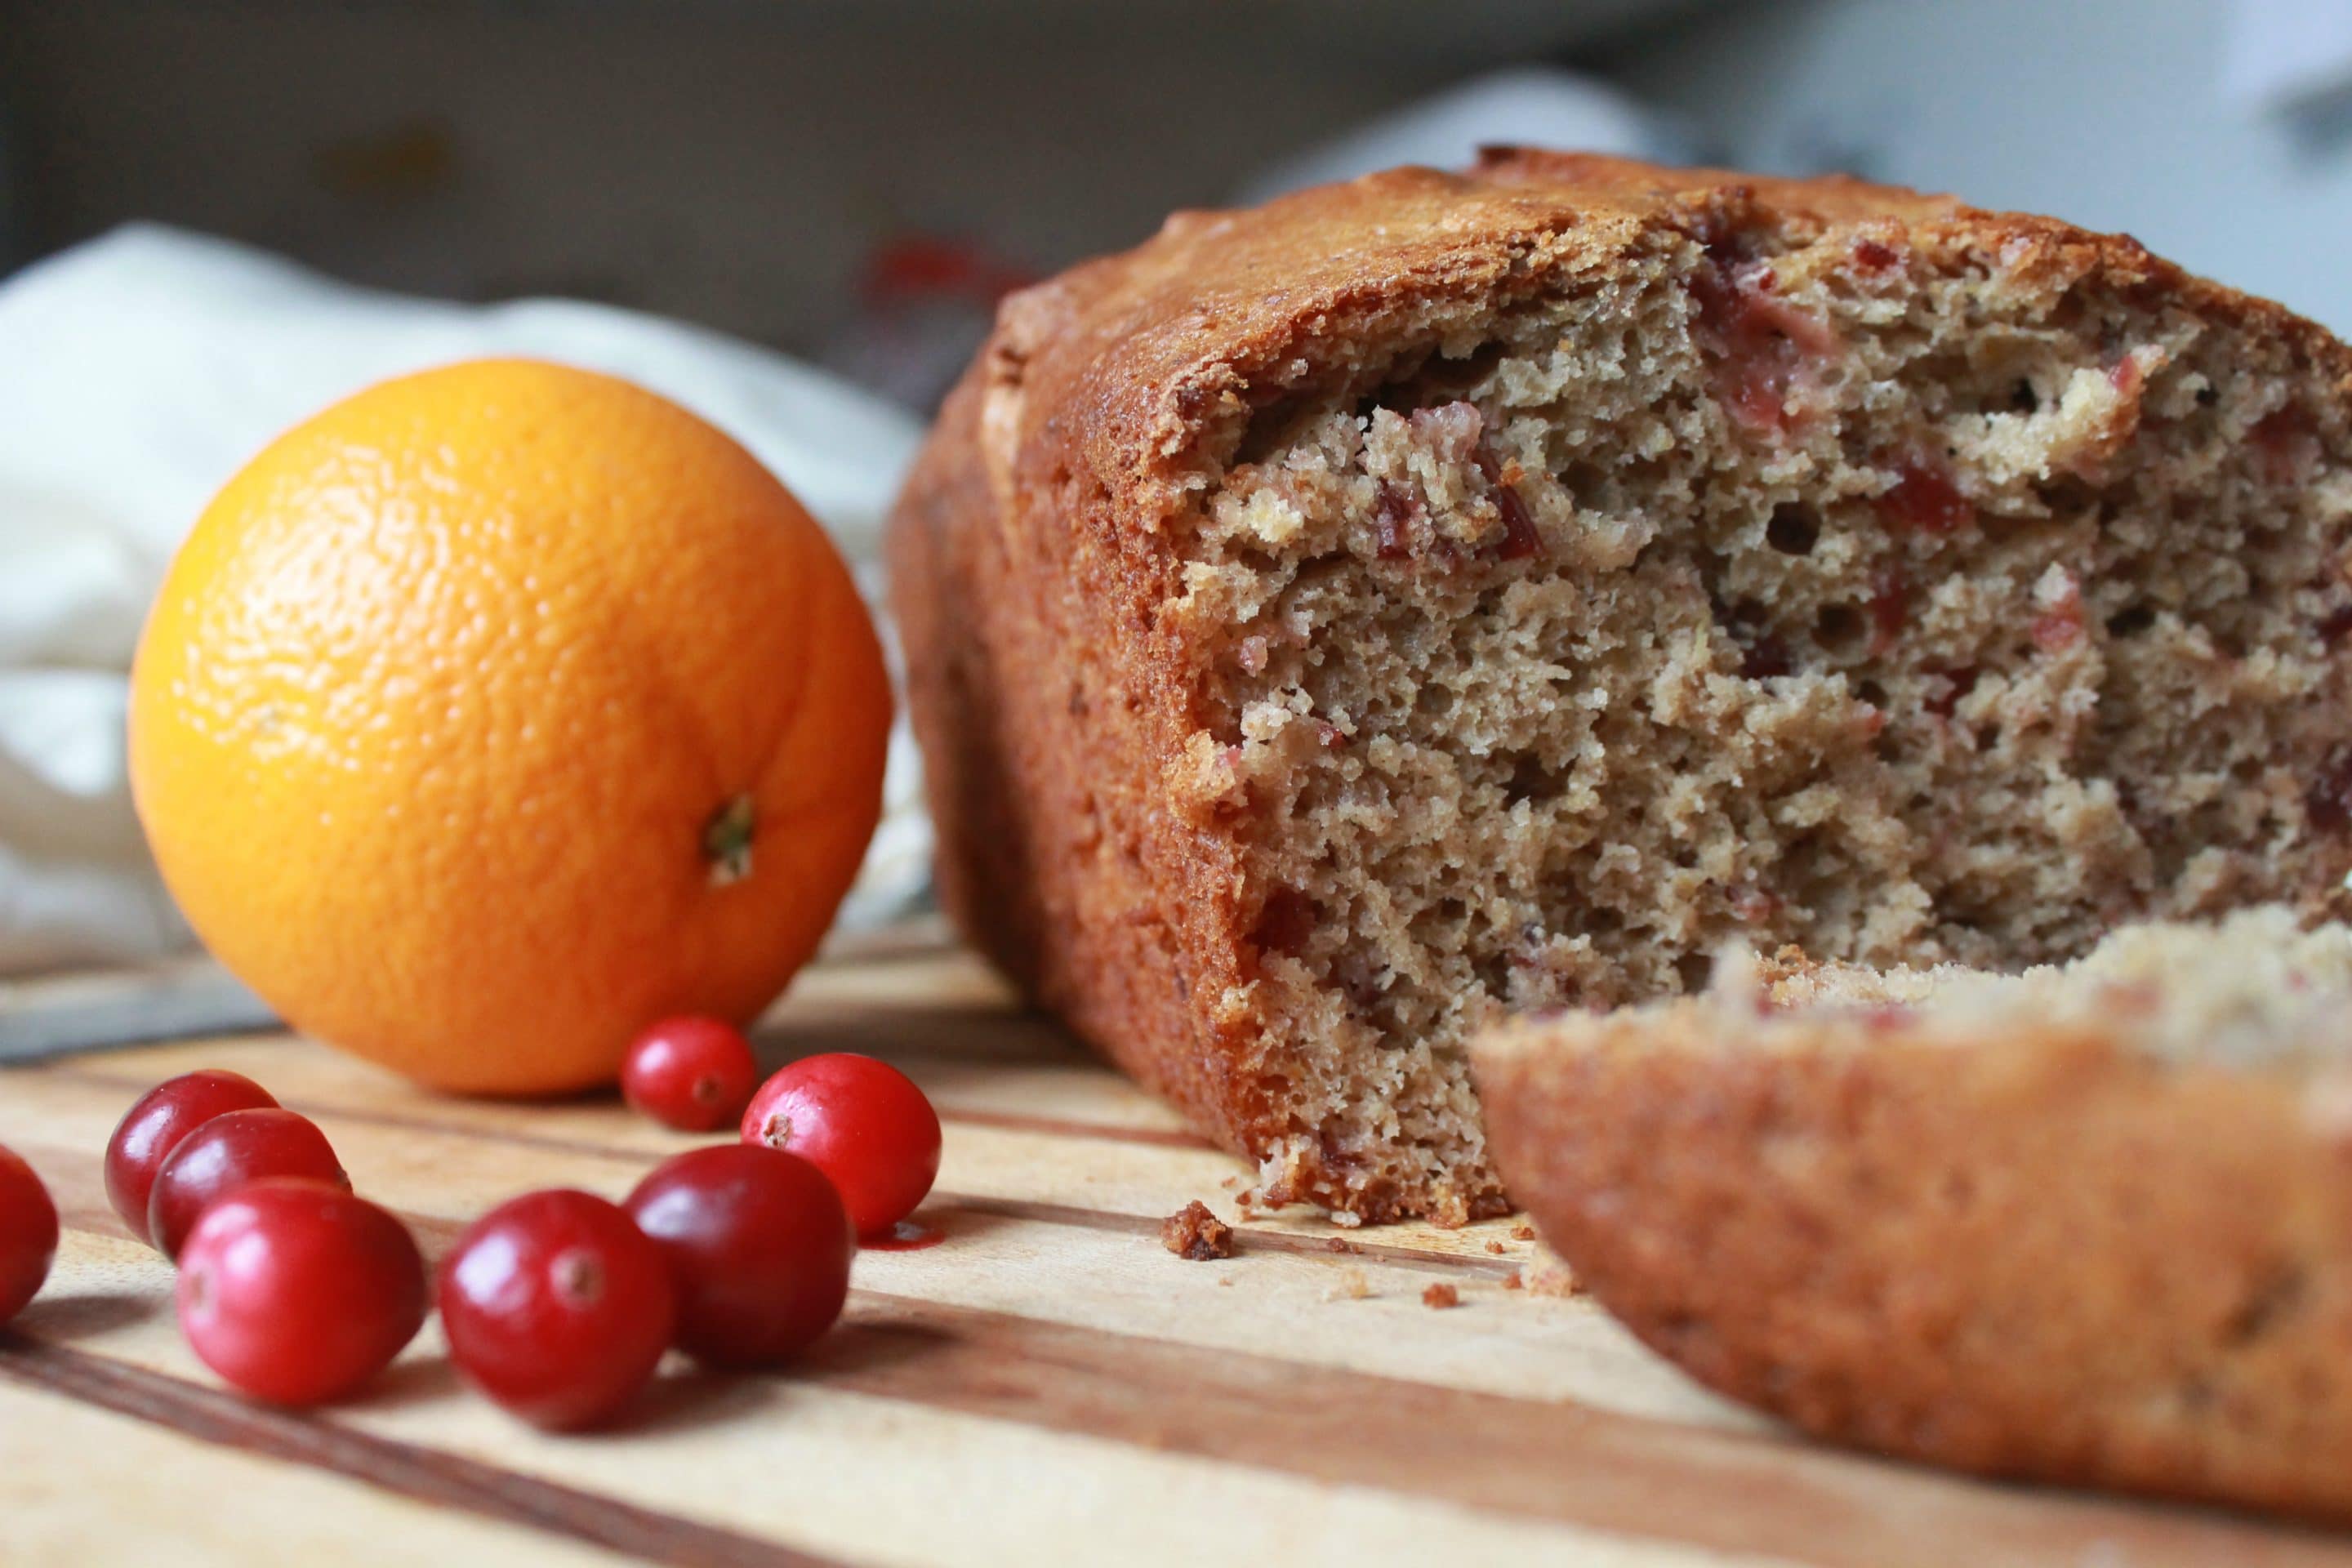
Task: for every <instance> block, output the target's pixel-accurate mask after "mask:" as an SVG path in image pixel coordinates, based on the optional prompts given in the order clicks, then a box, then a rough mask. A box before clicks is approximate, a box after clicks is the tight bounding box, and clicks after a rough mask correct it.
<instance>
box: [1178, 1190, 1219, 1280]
mask: <svg viewBox="0 0 2352 1568" xmlns="http://www.w3.org/2000/svg"><path fill="white" fill-rule="evenodd" d="M1160 1246H1162V1247H1166V1248H1167V1249H1168V1250H1169V1251H1171V1252H1172V1253H1174V1254H1175V1255H1176V1256H1177V1257H1179V1258H1191V1259H1192V1261H1193V1262H1195V1263H1206V1262H1208V1261H1210V1260H1211V1259H1213V1258H1231V1257H1232V1256H1233V1255H1234V1227H1233V1226H1229V1225H1227V1224H1226V1223H1225V1222H1224V1221H1223V1220H1221V1219H1219V1218H1218V1217H1217V1216H1216V1215H1213V1214H1212V1213H1210V1212H1209V1205H1206V1204H1204V1203H1202V1201H1201V1200H1200V1199H1198V1198H1194V1199H1193V1200H1192V1202H1191V1203H1189V1204H1186V1205H1184V1206H1183V1207H1182V1208H1181V1209H1178V1210H1177V1211H1176V1212H1175V1213H1174V1214H1171V1215H1169V1216H1168V1217H1167V1218H1166V1219H1164V1220H1162V1221H1160ZM1220 1283H1223V1281H1220Z"/></svg>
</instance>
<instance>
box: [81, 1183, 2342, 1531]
mask: <svg viewBox="0 0 2352 1568" xmlns="http://www.w3.org/2000/svg"><path fill="white" fill-rule="evenodd" d="M39 1153H40V1154H43V1155H46V1154H47V1153H48V1151H39ZM40 1163H41V1164H42V1165H43V1168H44V1173H45V1175H52V1176H57V1175H62V1176H63V1177H64V1178H65V1180H64V1182H63V1184H62V1188H63V1190H60V1191H58V1197H59V1199H60V1206H61V1207H62V1208H64V1209H65V1210H66V1211H67V1214H68V1223H69V1224H73V1225H75V1226H76V1227H77V1228H83V1226H84V1222H85V1221H96V1222H97V1223H96V1225H94V1226H90V1228H97V1229H101V1230H103V1231H105V1232H106V1233H108V1234H120V1227H119V1226H117V1225H116V1224H115V1223H114V1221H113V1217H112V1215H110V1213H105V1212H103V1210H102V1201H103V1200H102V1197H101V1196H100V1184H99V1173H98V1170H97V1163H96V1162H95V1161H91V1160H89V1159H88V1158H87V1157H86V1156H78V1157H74V1158H72V1159H71V1161H70V1162H69V1163H68V1161H67V1160H64V1159H58V1160H48V1159H43V1160H41V1161H40ZM94 1209H96V1212H93V1211H94ZM402 1217H403V1218H404V1220H405V1221H407V1222H408V1223H409V1224H410V1225H411V1226H414V1227H415V1230H416V1232H417V1238H418V1241H419V1243H420V1244H421V1245H422V1246H423V1247H425V1249H426V1250H427V1251H428V1252H437V1251H439V1250H440V1249H442V1248H443V1247H446V1246H447V1245H448V1243H449V1241H450V1240H451V1239H452V1238H453V1237H455V1235H456V1234H457V1230H458V1229H459V1228H460V1227H459V1226H458V1225H457V1223H456V1222H454V1221H451V1220H446V1219H442V1218H438V1217H436V1216H432V1215H415V1214H404V1215H402ZM1332 1310H1335V1311H1340V1310H1347V1309H1346V1307H1345V1306H1344V1305H1343V1304H1337V1303H1335V1304H1334V1305H1333V1307H1332ZM51 1348H53V1347H46V1346H45V1347H43V1348H42V1351H41V1352H40V1353H42V1354H46V1353H47V1352H48V1351H49V1350H50V1349H51ZM73 1353H75V1354H79V1355H81V1356H82V1359H84V1360H88V1361H96V1362H100V1363H101V1364H102V1365H103V1366H106V1367H115V1366H117V1365H118V1364H119V1363H112V1362H110V1361H104V1360H103V1358H100V1357H96V1356H89V1355H87V1354H85V1353H83V1352H73ZM122 1370H124V1371H126V1372H129V1373H133V1374H134V1376H135V1377H139V1378H144V1377H148V1376H151V1375H152V1376H158V1377H160V1376H161V1374H149V1373H144V1372H143V1371H142V1370H140V1369H131V1368H124V1369H122ZM793 1376H794V1377H795V1378H796V1379H798V1380H802V1381H806V1382H809V1383H813V1384H819V1385H822V1386H825V1387H830V1388H836V1389H841V1390H844V1391H846V1392H851V1393H856V1394H867V1395H872V1396H875V1397H880V1398H887V1399H893V1400H898V1401H903V1402H905V1403H908V1404H910V1405H922V1406H927V1407H931V1408H937V1409H942V1410H949V1411H953V1412H956V1413H959V1414H963V1415H977V1416H982V1417H986V1418H990V1419H994V1420H1001V1421H1005V1422H1008V1423H1014V1424H1019V1425H1023V1426H1032V1427H1038V1428H1043V1429H1045V1430H1051V1431H1056V1432H1064V1433H1069V1434H1073V1435H1076V1436H1084V1437H1088V1438H1092V1439H1095V1440H1098V1441H1108V1442H1114V1443H1119V1444H1124V1445H1128V1446H1130V1447H1139V1448H1145V1449H1152V1450H1165V1451H1171V1452H1177V1453H1184V1454H1189V1455H1192V1456H1196V1457H1199V1458H1206V1459H1212V1460H1215V1461H1218V1462H1222V1463H1229V1464H1242V1465H1248V1466H1252V1467H1255V1468H1263V1469H1266V1470H1270V1471H1275V1472H1277V1473H1284V1474H1289V1475H1294V1476H1298V1477H1302V1478H1306V1479H1314V1480H1318V1481H1324V1482H1328V1483H1334V1484H1349V1485H1356V1486H1363V1487H1370V1488H1375V1489H1384V1490H1388V1491H1393V1492H1397V1493H1401V1494H1404V1495H1408V1496H1415V1497H1423V1498H1430V1499H1435V1500H1444V1501H1446V1502H1451V1503H1454V1504H1457V1505H1460V1506H1464V1507H1467V1508H1472V1509H1477V1510H1488V1511H1492V1512H1497V1513H1503V1514H1509V1515H1517V1516H1520V1517H1524V1518H1528V1519H1533V1520H1552V1521H1565V1522H1570V1523H1574V1524H1578V1525H1581V1526H1585V1527H1588V1528H1593V1529H1600V1530H1604V1531H1615V1532H1618V1533H1622V1534H1626V1535H1633V1536H1641V1537H1647V1538H1650V1539H1653V1540H1659V1541H1668V1542H1679V1543H1682V1544H1686V1545H1692V1546H1697V1547H1702V1548H1707V1549H1712V1550H1717V1551H1727V1552H1751V1553H1764V1554H1768V1555H1775V1556H1782V1557H1787V1558H1790V1559H1792V1560H1795V1561H1800V1562H1804V1563H1812V1564H1817V1565H1818V1568H1880V1565H1881V1564H1884V1563H1890V1562H1901V1563H1906V1564H1913V1565H1916V1568H1979V1565H1980V1564H1984V1563H2005V1564H2017V1565H2020V1568H2026V1565H2039V1564H2049V1565H2051V1568H2060V1565H2062V1564H2063V1565H2064V1568H2079V1565H2080V1564H2081V1563H2084V1562H2085V1561H2100V1560H2102V1553H2105V1554H2106V1555H2107V1556H2108V1557H2112V1558H2114V1559H2115V1560H2118V1561H2140V1560H2142V1559H2143V1556H2145V1560H2147V1561H2162V1562H2165V1563H2181V1564H2189V1565H2201V1564H2205V1563H2212V1564H2215V1565H2217V1568H2218V1565H2221V1564H2231V1565H2233V1568H2235V1565H2240V1564H2243V1565H2245V1568H2300V1565H2301V1564H2305V1563H2310V1564H2319V1563H2332V1564H2336V1565H2337V1568H2341V1564H2342V1563H2344V1561H2345V1555H2344V1553H2343V1551H2342V1549H2341V1546H2340V1545H2331V1544H2328V1543H2327V1542H2324V1541H2322V1540H2321V1539H2320V1538H2317V1537H2315V1536H2311V1535H2306V1534H2303V1533H2300V1532H2294V1531H2277V1530H2273V1529H2263V1528H2259V1527H2257V1526H2255V1525H2252V1524H2250V1523H2241V1522H2238V1521H2231V1520H2229V1519H2226V1518H2223V1517H2221V1516H2218V1515H2212V1514H2202V1513H2197V1512H2192V1511H2189V1510H2169V1509H2150V1508H2147V1507H2146V1506H2128V1505H2125V1504H2122V1503H2118V1502H2112V1501H2107V1500H2100V1499H2097V1498H2094V1497H2089V1496H2084V1495H2081V1494H2073V1493H2067V1492H2063V1491H2055V1490H2042V1489H2037V1490H2033V1491H2020V1490H2016V1489H2010V1488H2006V1487H2000V1486H1990V1485H1987V1484H1984V1483H1981V1482H1976V1481H1970V1480H1967V1479H1958V1478H1954V1477H1950V1476H1945V1475H1939V1474H1937V1473H1936V1472H1933V1471H1929V1470H1925V1469H1920V1468H1913V1467H1908V1466H1903V1465H1896V1464H1891V1463H1887V1462H1885V1461H1881V1460H1876V1459H1871V1458H1862V1457H1858V1456H1853V1455H1848V1454H1843V1453H1840V1452H1837V1451H1835V1450H1832V1449H1826V1448H1816V1447H1806V1446H1803V1445H1801V1444H1798V1443H1796V1442H1794V1441H1792V1440H1786V1439H1781V1438H1779V1437H1770V1436H1753V1435H1750V1434H1747V1433H1743V1432H1735V1431H1716V1430H1712V1429H1709V1428H1705V1427H1698V1426H1688V1425H1685V1424H1680V1423H1673V1422H1664V1421H1655V1420H1649V1419H1644V1418H1643V1417H1639V1416H1633V1415H1619V1414H1616V1413H1613V1412H1608V1411H1602V1410H1597V1409H1593V1408H1591V1407H1589V1406H1584V1405H1571V1404H1566V1403H1559V1404H1553V1403H1547V1402H1543V1401H1538V1400H1529V1399H1514V1398H1510V1397H1507V1396H1505V1395H1501V1394H1481V1393H1477V1392H1474V1391H1466V1390H1461V1389H1455V1388H1450V1387H1446V1386H1444V1385H1442V1384H1424V1383H1416V1382H1411V1381H1407V1380H1403V1379H1398V1378H1391V1377H1384V1376H1381V1375H1379V1374H1377V1373H1365V1372H1359V1371H1354V1370H1350V1369H1347V1368H1339V1367H1330V1366H1324V1365H1318V1364H1314V1363H1301V1362H1293V1361H1288V1360H1285V1359H1282V1358H1281V1357H1280V1356H1279V1355H1278V1354H1257V1353H1235V1352H1220V1351H1215V1350H1210V1349H1204V1348H1202V1347H1201V1346H1199V1345H1193V1344H1187V1343H1183V1342H1176V1341H1169V1340H1161V1339H1156V1338H1151V1337H1147V1336H1141V1335H1130V1334H1120V1333H1116V1332H1112V1331H1105V1330H1100V1329H1089V1328H1081V1327H1074V1326H1069V1325H1065V1324H1059V1323H1054V1322H1049V1321H1043V1320H1038V1319H1033V1318H1025V1317H1021V1316H1018V1315H1016V1314H1013V1313H1008V1312H999V1311H990V1310H982V1309H977V1308H967V1307H956V1306H949V1305H945V1304H942V1303H939V1302H933V1301H927V1300H919V1299H915V1298H910V1297H905V1296H898V1295H893V1294H888V1293H885V1292H878V1291H873V1290H863V1289H861V1290H856V1291H854V1292H853V1293H852V1296H851V1308H850V1312H849V1315H848V1316H847V1317H846V1318H845V1320H844V1321H843V1323H842V1325H841V1326H840V1327H839V1328H838V1329H837V1330H835V1331H834V1333H832V1334H831V1335H829V1336H828V1337H827V1338H826V1339H825V1340H824V1341H823V1342H820V1344H819V1345H818V1347H817V1348H816V1350H815V1351H814V1352H813V1353H812V1355H811V1356H810V1358H809V1359H808V1360H807V1361H806V1362H805V1363H803V1365H802V1366H801V1367H799V1368H797V1369H795V1372H794V1373H793ZM163 1382H165V1383H166V1384H172V1385H173V1388H176V1389H181V1390H189V1391H192V1392H193V1393H195V1394H210V1391H207V1390H204V1389H196V1388H194V1387H193V1385H189V1384H179V1383H178V1382H177V1380H173V1379H168V1378H166V1379H163ZM45 1385H47V1386H55V1387H57V1388H58V1391H59V1392H63V1393H68V1394H75V1395H76V1396H78V1397H79V1396H84V1395H83V1394H81V1393H80V1392H79V1391H80V1390H82V1389H83V1388H84V1387H89V1388H90V1389H91V1390H92V1393H91V1394H89V1396H90V1397H93V1398H97V1399H98V1402H100V1403H105V1400H104V1399H103V1398H100V1397H99V1395H100V1394H103V1393H104V1389H105V1386H106V1385H104V1384H102V1383H92V1382H90V1381H89V1379H87V1378H85V1379H82V1380H80V1381H74V1380H71V1379H68V1380H64V1381H61V1382H56V1383H52V1384H45ZM210 1396H211V1397H212V1398H214V1399H215V1400H219V1401H223V1402H225V1403H226V1405H227V1406H228V1407H229V1408H230V1409H232V1410H235V1411H238V1412H246V1411H247V1410H248V1407H247V1406H246V1405H244V1404H243V1403H242V1402H241V1401H237V1400H235V1399H233V1398H230V1397H229V1396H226V1395H220V1394H211V1395H210ZM173 1408H174V1409H176V1408H179V1406H173ZM207 1408H209V1407H207ZM132 1413H133V1414H138V1413H139V1412H132ZM151 1418H155V1417H151ZM277 1418H278V1420H279V1421H280V1422H281V1423H283V1422H291V1423H293V1424H294V1425H293V1426H279V1427H278V1428H274V1429H273V1431H272V1433H271V1435H270V1436H271V1439H272V1441H276V1442H280V1443H282V1444H283V1445H284V1447H283V1448H282V1450H281V1449H280V1448H270V1449H268V1450H267V1451H269V1452H272V1453H276V1454H278V1456H279V1457H281V1458H288V1459H291V1460H296V1461H300V1462H306V1463H325V1464H327V1465H328V1466H329V1468H339V1469H342V1468H346V1466H345V1464H344V1463H343V1462H342V1461H341V1459H340V1458H319V1457H317V1456H314V1455H313V1453H312V1452H311V1451H310V1447H309V1444H310V1441H311V1434H312V1433H313V1432H314V1431H327V1432H331V1433H333V1434H336V1435H339V1436H342V1435H348V1436H352V1437H354V1438H355V1439H356V1440H358V1441H360V1442H362V1444H373V1443H377V1442H379V1441H381V1440H379V1439H374V1438H371V1437H366V1436H363V1435H359V1434H348V1433H347V1429H345V1428H343V1427H341V1426H332V1425H331V1424H330V1423H324V1422H320V1421H318V1420H315V1419H313V1418H310V1417H299V1416H286V1415H278V1417H277ZM198 1435H202V1434H198ZM1433 1435H1439V1436H1438V1440H1434V1441H1433ZM212 1440H222V1439H212ZM389 1447H392V1448H394V1449H396V1450H400V1451H402V1452H404V1453H407V1454H411V1455H418V1456H422V1457H423V1458H425V1459H427V1460H430V1461H431V1462H432V1463H433V1464H435V1465H437V1464H439V1463H440V1462H441V1458H440V1457H439V1456H436V1455H433V1454H431V1453H430V1452H429V1451H426V1450H422V1449H413V1448H408V1447H405V1446H403V1445H397V1444H393V1445H389ZM451 1462H452V1463H455V1464H457V1465H459V1466H462V1467H467V1469H466V1472H465V1473H466V1475H467V1478H468V1484H469V1485H470V1484H476V1483H478V1484H482V1485H487V1484H488V1481H489V1479H490V1478H504V1477H506V1476H507V1473H506V1472H504V1471H500V1470H498V1469H496V1468H495V1467H490V1466H487V1465H481V1464H479V1463H478V1462H476V1461H467V1460H453V1461H451ZM347 1473H352V1474H357V1475H362V1478H363V1479H374V1478H373V1476H370V1475H368V1474H367V1473H366V1472H364V1471H362V1470H358V1469H350V1470H348V1471H347ZM509 1479H513V1480H515V1481H516V1482H518V1483H520V1484H522V1485H523V1486H525V1487H527V1488H536V1487H540V1486H542V1485H543V1484H544V1483H540V1482H536V1481H532V1480H530V1479H528V1478H521V1477H513V1478H509ZM386 1484H391V1483H386ZM557 1490H558V1491H561V1489H557ZM525 1495H526V1496H527V1498H529V1499H530V1500H533V1506H536V1499H537V1498H538V1494H536V1493H527V1494H525ZM1695 1498H1703V1499H1706V1500H1707V1503H1708V1506H1706V1507H1705V1508H1694V1507H1691V1506H1689V1500H1692V1499H1695ZM458 1506H468V1505H465V1504H459V1505H458ZM518 1506H520V1505H518ZM639 1511H642V1510H639ZM500 1517H521V1516H509V1515H506V1514H501V1515H500ZM646 1517H648V1518H656V1519H658V1518H660V1517H662V1516H659V1515H647V1516H646ZM526 1521H527V1522H528V1521H529V1520H528V1519H526ZM622 1522H624V1523H625V1522H626V1521H622ZM619 1527H620V1526H619V1525H617V1524H616V1525H615V1526H614V1528H619ZM583 1539H588V1537H583ZM600 1539H601V1538H600ZM753 1544H755V1545H757V1544H759V1543H757V1542H754V1543H753ZM762 1550H765V1548H764V1547H762ZM753 1560H754V1561H768V1559H753ZM693 1561H697V1562H700V1561H713V1562H726V1561H732V1560H730V1559H725V1558H709V1559H693Z"/></svg>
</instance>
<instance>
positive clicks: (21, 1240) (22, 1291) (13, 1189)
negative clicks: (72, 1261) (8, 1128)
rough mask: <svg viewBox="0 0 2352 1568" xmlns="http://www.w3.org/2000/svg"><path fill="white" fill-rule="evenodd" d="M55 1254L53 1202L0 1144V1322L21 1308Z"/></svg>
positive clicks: (30, 1170)
mask: <svg viewBox="0 0 2352 1568" xmlns="http://www.w3.org/2000/svg"><path fill="white" fill-rule="evenodd" d="M57 1255H58V1205H56V1204H54V1203H52V1202H50V1201H49V1189H48V1188H47V1187H45V1186H43V1185H42V1184H41V1178H40V1177H38V1176H37V1175H35V1174H34V1173H33V1167H32V1166H30V1165H27V1164H26V1163H25V1162H24V1159H23V1157H22V1156H21V1155H19V1154H17V1153H16V1151H15V1150H13V1149H9V1148H6V1147H0V1324H5V1323H6V1322H7V1321H8V1320H9V1319H11V1318H13V1317H15V1316H16V1314H17V1313H19V1312H21V1311H23V1310H25V1304H26V1302H27V1301H30V1300H32V1299H33V1298H34V1296H35V1295H37V1294H38V1293H39V1291H40V1289H41V1281H42V1280H44V1279H47V1278H48V1277H49V1261H50V1259H52V1258H56V1257H57Z"/></svg>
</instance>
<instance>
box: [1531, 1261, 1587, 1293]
mask: <svg viewBox="0 0 2352 1568" xmlns="http://www.w3.org/2000/svg"><path fill="white" fill-rule="evenodd" d="M1520 1274H1521V1276H1522V1278H1521V1279H1520V1280H1519V1284H1520V1288H1521V1289H1525V1290H1526V1291H1527V1293H1528V1295H1530V1296H1557V1297H1561V1298H1566V1297H1570V1296H1581V1295H1583V1294H1584V1282H1583V1281H1582V1280H1580V1279H1578V1278H1577V1277H1576V1274H1575V1272H1574V1270H1572V1269H1570V1268H1569V1266H1568V1263H1567V1260H1566V1259H1564V1258H1559V1257H1558V1256H1557V1255H1555V1254H1553V1253H1551V1252H1549V1251H1547V1252H1541V1253H1538V1254H1537V1256H1536V1258H1535V1261H1534V1262H1532V1263H1530V1264H1528V1266H1527V1268H1524V1269H1522V1270H1520Z"/></svg>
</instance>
